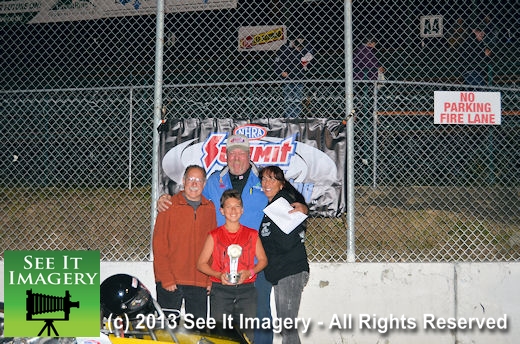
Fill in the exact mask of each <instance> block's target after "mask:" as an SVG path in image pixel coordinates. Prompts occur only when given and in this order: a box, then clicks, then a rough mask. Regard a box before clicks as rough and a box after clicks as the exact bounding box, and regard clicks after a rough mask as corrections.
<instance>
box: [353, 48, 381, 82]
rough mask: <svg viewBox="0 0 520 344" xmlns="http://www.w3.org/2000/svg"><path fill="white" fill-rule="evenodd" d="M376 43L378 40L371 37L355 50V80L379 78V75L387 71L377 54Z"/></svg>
mask: <svg viewBox="0 0 520 344" xmlns="http://www.w3.org/2000/svg"><path fill="white" fill-rule="evenodd" d="M376 44H377V42H376V40H375V39H373V38H370V39H367V40H366V41H365V42H364V43H363V44H361V45H360V46H359V47H357V48H356V50H355V51H354V55H353V57H352V64H353V67H354V80H377V79H378V76H379V75H380V74H381V73H384V72H385V69H384V68H383V66H381V63H379V59H378V58H377V56H376Z"/></svg>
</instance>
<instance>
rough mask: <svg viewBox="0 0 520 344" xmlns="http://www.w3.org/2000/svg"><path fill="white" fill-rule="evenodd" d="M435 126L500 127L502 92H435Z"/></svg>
mask: <svg viewBox="0 0 520 344" xmlns="http://www.w3.org/2000/svg"><path fill="white" fill-rule="evenodd" d="M434 111H435V112H434V123H435V124H488V125H500V122H501V119H502V110H501V106H500V92H447V91H435V92H434Z"/></svg>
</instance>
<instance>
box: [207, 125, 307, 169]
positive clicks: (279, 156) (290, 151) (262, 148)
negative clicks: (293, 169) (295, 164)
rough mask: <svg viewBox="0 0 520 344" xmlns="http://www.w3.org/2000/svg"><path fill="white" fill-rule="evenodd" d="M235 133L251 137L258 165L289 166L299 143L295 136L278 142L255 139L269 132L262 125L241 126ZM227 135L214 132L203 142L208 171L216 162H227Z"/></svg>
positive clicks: (251, 146)
mask: <svg viewBox="0 0 520 344" xmlns="http://www.w3.org/2000/svg"><path fill="white" fill-rule="evenodd" d="M234 133H235V134H242V135H245V136H247V137H248V138H249V139H250V141H249V145H250V154H251V160H252V161H253V162H254V163H255V164H256V165H258V166H262V165H278V166H288V165H289V163H290V161H291V158H292V157H293V156H294V154H295V152H296V145H297V143H296V140H295V137H294V136H291V137H288V138H285V139H282V140H281V141H278V142H269V141H255V139H256V140H258V139H259V138H262V137H264V136H265V135H266V134H267V131H266V130H265V129H264V128H262V127H260V126H247V127H240V128H237V129H236V130H235V131H234ZM227 136H228V134H227V133H213V134H211V135H210V136H209V137H208V138H207V139H206V141H205V142H204V143H203V145H202V152H203V155H202V159H201V161H202V164H203V167H204V168H206V170H207V171H209V170H211V168H212V167H213V166H214V165H216V164H217V165H225V164H226V139H227ZM255 136H256V137H255Z"/></svg>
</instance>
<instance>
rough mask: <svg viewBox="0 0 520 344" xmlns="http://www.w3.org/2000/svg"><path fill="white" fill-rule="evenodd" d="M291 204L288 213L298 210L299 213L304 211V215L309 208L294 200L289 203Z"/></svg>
mask: <svg viewBox="0 0 520 344" xmlns="http://www.w3.org/2000/svg"><path fill="white" fill-rule="evenodd" d="M291 206H292V207H293V210H289V214H292V213H294V212H297V211H299V212H300V213H304V214H306V215H307V214H308V213H309V208H307V206H306V205H305V204H303V203H299V202H294V203H291Z"/></svg>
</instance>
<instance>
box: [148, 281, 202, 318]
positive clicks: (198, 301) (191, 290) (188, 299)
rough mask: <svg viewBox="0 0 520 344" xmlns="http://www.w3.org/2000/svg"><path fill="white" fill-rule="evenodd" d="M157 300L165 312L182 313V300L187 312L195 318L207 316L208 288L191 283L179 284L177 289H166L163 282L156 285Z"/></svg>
mask: <svg viewBox="0 0 520 344" xmlns="http://www.w3.org/2000/svg"><path fill="white" fill-rule="evenodd" d="M156 290H157V302H158V303H159V305H160V306H161V307H162V308H163V310H164V313H165V314H166V315H167V316H168V314H171V313H174V314H175V315H177V316H178V315H179V314H180V310H181V307H182V300H184V310H185V312H186V314H192V315H193V316H194V318H206V316H207V312H208V303H207V292H206V288H203V287H195V286H191V285H179V284H178V285H177V290H175V291H168V290H166V289H164V288H163V287H162V285H161V282H158V283H157V285H156Z"/></svg>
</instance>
